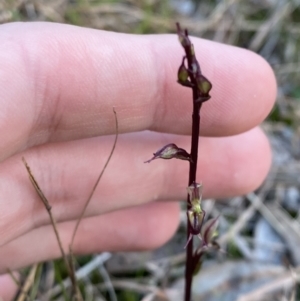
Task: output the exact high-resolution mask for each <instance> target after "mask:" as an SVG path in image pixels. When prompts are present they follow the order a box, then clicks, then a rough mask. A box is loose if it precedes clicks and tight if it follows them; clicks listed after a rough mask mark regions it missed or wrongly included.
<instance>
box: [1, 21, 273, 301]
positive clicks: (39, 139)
mask: <svg viewBox="0 0 300 301" xmlns="http://www.w3.org/2000/svg"><path fill="white" fill-rule="evenodd" d="M0 40H1V45H0V62H1V70H0V104H1V113H0V114H1V119H0V129H1V131H0V133H1V145H0V154H1V155H0V159H1V164H0V185H1V189H0V200H1V203H0V213H1V215H0V233H1V235H0V246H1V247H0V258H1V263H0V272H1V273H5V272H6V269H7V268H10V269H18V268H20V267H23V266H26V265H29V264H32V263H34V262H37V261H42V260H47V259H50V258H55V257H59V256H60V252H59V248H58V244H57V241H56V239H55V236H54V233H53V229H52V226H51V224H50V221H49V216H48V214H47V212H46V210H45V208H44V206H43V204H42V202H41V201H40V199H39V197H38V196H37V194H36V192H35V190H34V188H33V187H32V185H31V183H30V181H29V179H28V174H27V172H26V170H25V168H24V165H23V164H22V161H21V157H22V156H24V157H25V158H26V160H27V162H28V164H29V165H30V167H31V169H32V172H33V174H34V176H35V178H36V180H37V181H38V183H39V185H40V187H41V188H42V190H43V192H44V194H45V195H46V196H47V198H48V200H49V202H50V203H51V206H52V212H53V215H54V216H55V218H56V220H57V221H58V230H59V233H60V235H61V238H62V241H63V244H64V247H65V249H66V250H67V248H68V245H69V243H70V240H71V236H72V232H73V230H74V226H75V223H76V220H77V219H78V217H79V215H80V212H81V210H82V208H83V206H84V202H85V201H86V198H87V196H88V194H89V192H90V191H91V189H92V186H93V184H94V182H95V180H96V178H97V175H98V174H99V172H100V171H101V169H102V167H103V165H104V163H105V161H106V159H107V157H108V155H109V152H110V150H111V147H112V144H113V140H114V134H115V125H114V122H115V121H114V115H113V107H114V108H115V110H116V112H117V116H118V122H119V132H120V137H119V140H118V143H117V147H116V150H115V153H114V154H113V157H112V160H111V162H110V164H109V165H108V168H107V170H106V171H105V173H104V176H103V178H102V180H101V182H100V184H99V186H98V188H97V190H96V193H95V195H94V197H93V199H92V201H91V203H90V205H89V207H88V209H87V212H86V215H85V218H84V219H83V221H82V223H81V224H80V226H79V229H78V232H77V235H76V238H75V243H74V251H75V253H77V254H78V253H79V254H84V253H92V252H100V251H104V250H106V251H109V250H111V251H114V250H143V249H149V248H154V247H157V246H159V245H161V244H163V243H164V242H166V241H167V240H168V239H169V238H170V237H171V236H172V235H173V233H174V231H175V230H176V227H177V225H178V216H179V207H178V204H177V203H176V202H169V201H170V200H171V201H174V200H176V201H177V200H180V199H185V197H186V186H187V183H188V162H186V161H180V160H172V161H163V160H161V161H155V162H152V163H151V164H144V163H143V162H144V161H145V160H146V159H149V158H150V157H151V154H152V153H153V152H154V151H155V150H157V149H158V148H160V147H161V146H162V145H165V144H167V143H171V142H172V143H175V144H176V145H178V146H179V147H181V148H185V149H186V150H187V151H189V149H190V137H189V135H190V133H191V112H192V101H191V96H190V93H191V91H190V89H186V88H184V87H182V86H180V85H178V84H177V83H176V79H177V69H178V66H179V64H180V62H181V59H182V56H183V51H182V48H181V46H180V44H179V42H178V40H177V37H176V36H175V35H144V36H137V35H127V34H118V33H111V32H103V31H99V30H93V29H86V28H79V27H74V26H68V25H61V24H51V23H22V24H21V23H19V24H18V23H11V24H5V25H1V27H0ZM192 41H193V43H194V45H195V50H196V53H197V58H198V60H199V62H200V64H201V68H202V71H203V74H204V75H205V76H206V77H207V78H208V79H209V80H210V81H211V82H212V84H213V89H212V91H211V95H212V99H211V100H209V101H208V102H207V103H205V104H204V105H203V108H202V110H201V114H202V115H201V135H202V136H203V137H201V139H200V147H199V163H198V164H199V168H198V175H197V178H198V180H199V181H202V182H203V184H204V197H228V196H233V195H239V194H243V193H246V192H248V191H251V190H253V189H255V188H256V187H258V186H259V185H260V184H261V182H262V181H263V179H264V178H265V176H266V174H267V172H268V169H269V166H270V161H271V155H270V148H269V143H268V141H267V138H266V137H265V135H264V134H263V133H262V131H261V130H260V129H259V128H257V127H256V126H257V125H258V124H259V123H260V122H261V121H262V120H263V119H264V118H265V117H266V116H267V114H268V113H269V111H270V109H271V108H272V106H273V103H274V99H275V94H276V83H275V79H274V75H273V73H272V71H271V69H270V67H269V66H268V65H267V64H266V62H265V61H264V60H263V59H261V58H260V57H259V56H257V55H256V54H253V53H251V52H249V51H247V50H242V49H238V48H235V47H231V46H225V45H222V44H218V43H214V42H210V41H205V40H201V39H197V38H193V39H192ZM146 130H150V131H146ZM7 277H8V276H2V277H0V296H1V297H2V298H3V299H4V300H6V298H8V296H9V294H10V293H11V288H12V285H8V284H7V283H8V281H9V280H8V278H7ZM4 283H5V285H4Z"/></svg>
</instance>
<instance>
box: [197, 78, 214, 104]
mask: <svg viewBox="0 0 300 301" xmlns="http://www.w3.org/2000/svg"><path fill="white" fill-rule="evenodd" d="M196 80H197V87H198V89H199V92H200V93H201V98H200V99H199V100H201V101H202V102H203V101H206V100H209V99H210V95H209V91H210V90H211V88H212V84H211V82H210V81H209V80H208V79H207V78H206V77H204V76H203V75H202V74H199V75H197V77H196Z"/></svg>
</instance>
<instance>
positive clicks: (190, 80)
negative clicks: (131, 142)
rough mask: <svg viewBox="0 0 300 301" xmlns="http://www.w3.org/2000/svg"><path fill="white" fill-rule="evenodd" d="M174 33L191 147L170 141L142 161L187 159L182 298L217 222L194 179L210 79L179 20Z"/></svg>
mask: <svg viewBox="0 0 300 301" xmlns="http://www.w3.org/2000/svg"><path fill="white" fill-rule="evenodd" d="M176 25H177V35H178V37H179V41H180V44H181V45H182V47H183V48H184V51H185V55H184V56H183V58H182V62H181V65H180V67H179V69H178V74H177V82H178V83H179V84H180V85H182V86H184V87H188V88H190V89H192V93H193V114H192V137H191V151H190V153H188V152H187V151H186V150H184V149H182V148H180V147H178V146H177V145H176V144H174V143H170V144H167V145H165V146H164V147H162V148H161V149H159V150H158V151H156V152H155V153H154V154H153V157H152V158H151V159H150V160H148V161H146V162H145V163H150V162H151V161H153V160H155V159H173V158H175V159H181V160H186V161H189V165H190V169H189V183H188V187H187V192H188V194H187V220H188V227H187V243H186V245H185V248H186V254H187V257H186V269H185V281H186V282H185V298H184V300H185V301H190V300H191V287H192V279H193V275H194V274H195V273H196V272H197V271H198V269H199V266H200V264H201V259H202V257H203V254H205V253H206V252H207V251H208V250H210V249H211V248H212V247H213V248H214V247H215V246H216V242H215V240H214V238H215V232H216V228H217V224H218V217H217V218H213V219H209V220H205V211H204V210H203V208H202V206H201V201H202V189H203V186H202V183H197V182H196V173H197V161H198V142H199V134H200V109H201V107H202V104H203V103H204V102H206V101H208V100H209V99H210V95H209V92H210V90H211V88H212V84H211V82H210V81H209V80H208V79H207V78H206V77H205V76H204V75H203V74H202V72H201V68H200V65H199V63H198V61H197V59H196V55H195V51H194V45H193V44H192V43H191V40H190V38H189V36H188V31H187V30H182V29H181V27H180V25H179V23H177V24H176ZM194 236H197V237H198V238H199V239H200V245H199V247H197V248H195V249H194V247H193V238H194Z"/></svg>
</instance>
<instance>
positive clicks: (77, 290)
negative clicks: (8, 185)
mask: <svg viewBox="0 0 300 301" xmlns="http://www.w3.org/2000/svg"><path fill="white" fill-rule="evenodd" d="M22 161H23V163H24V165H25V167H26V170H27V172H28V175H29V179H30V181H31V183H32V185H33V187H34V188H35V191H36V192H37V194H38V195H39V197H40V199H41V200H42V202H43V204H44V206H45V208H46V210H47V212H48V215H49V217H50V220H51V224H52V227H53V230H54V233H55V236H56V240H57V242H58V246H59V249H60V252H61V254H62V257H63V259H64V262H65V265H66V268H67V271H68V274H69V276H70V279H71V282H72V286H73V290H74V292H75V295H76V298H77V300H83V299H82V297H81V293H80V291H79V288H78V286H77V283H76V278H75V274H74V271H73V270H72V268H71V266H70V263H69V260H68V257H67V255H66V253H65V251H64V249H63V246H62V242H61V239H60V236H59V233H58V230H57V223H56V221H55V219H54V216H53V214H52V212H51V206H50V203H49V201H48V200H47V198H46V196H45V195H44V193H43V191H42V190H41V188H40V186H39V184H38V182H37V181H36V179H35V178H34V176H33V174H32V172H31V169H30V167H29V165H28V163H27V162H26V160H25V158H24V157H22Z"/></svg>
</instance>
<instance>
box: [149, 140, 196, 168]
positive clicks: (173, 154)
mask: <svg viewBox="0 0 300 301" xmlns="http://www.w3.org/2000/svg"><path fill="white" fill-rule="evenodd" d="M173 158H175V159H180V160H187V161H191V156H190V154H189V153H188V152H187V151H186V150H184V149H183V148H180V147H178V146H177V145H176V144H174V143H170V144H167V145H165V146H164V147H163V148H161V149H159V150H158V151H157V152H155V153H154V154H153V157H152V158H151V159H149V160H147V161H145V162H144V163H150V162H151V161H153V160H155V159H167V160H169V159H173Z"/></svg>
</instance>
